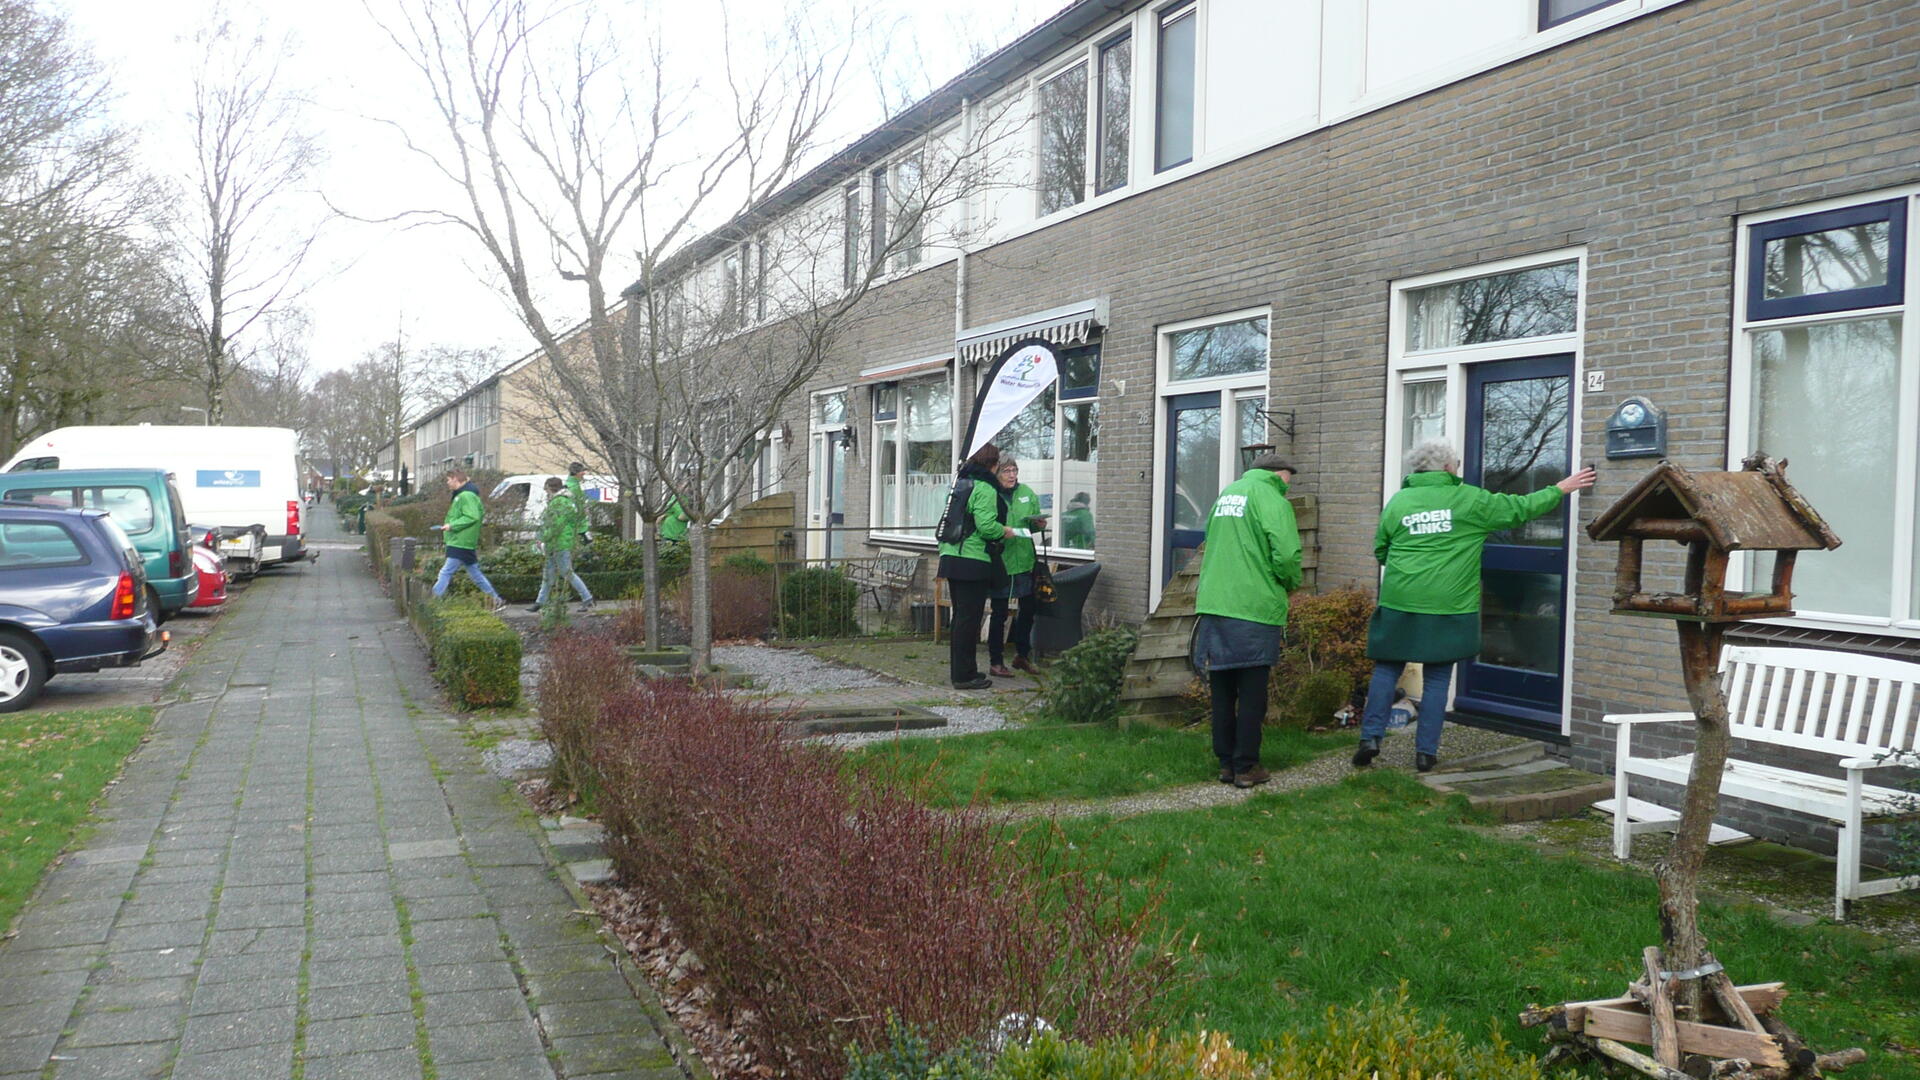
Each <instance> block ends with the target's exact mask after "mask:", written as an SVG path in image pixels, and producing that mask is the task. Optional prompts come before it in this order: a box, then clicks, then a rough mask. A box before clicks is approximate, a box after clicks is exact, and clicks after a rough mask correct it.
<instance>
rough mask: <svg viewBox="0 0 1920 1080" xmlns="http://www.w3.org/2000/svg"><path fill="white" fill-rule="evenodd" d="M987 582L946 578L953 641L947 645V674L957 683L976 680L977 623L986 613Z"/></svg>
mask: <svg viewBox="0 0 1920 1080" xmlns="http://www.w3.org/2000/svg"><path fill="white" fill-rule="evenodd" d="M991 588H992V583H991V582H988V581H955V580H953V579H952V578H949V579H947V591H948V592H950V593H952V594H953V640H952V641H951V642H950V643H949V645H950V648H951V650H952V651H951V652H950V653H949V654H948V663H947V668H948V674H949V675H951V676H952V678H953V681H954V682H957V683H963V682H972V681H973V680H975V679H978V678H980V658H979V656H978V655H976V654H977V653H978V651H979V648H980V620H981V618H982V617H983V616H984V615H985V614H986V608H987V593H988V592H989V591H991Z"/></svg>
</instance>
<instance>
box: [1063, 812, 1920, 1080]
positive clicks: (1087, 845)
mask: <svg viewBox="0 0 1920 1080" xmlns="http://www.w3.org/2000/svg"><path fill="white" fill-rule="evenodd" d="M1464 813H1465V811H1464V809H1463V804H1462V803H1460V802H1458V801H1450V800H1444V799H1440V798H1438V797H1436V796H1434V795H1432V794H1431V793H1429V792H1428V791H1427V790H1426V789H1424V788H1423V787H1421V786H1420V785H1418V784H1417V783H1416V782H1415V781H1413V780H1412V779H1411V778H1409V777H1405V776H1400V775H1394V774H1377V775H1366V776H1359V777H1354V778H1351V779H1349V780H1346V781H1344V782H1342V783H1339V784H1334V785H1330V786H1326V787H1319V788H1311V789H1307V790H1303V791H1298V792H1289V793H1280V794H1273V795H1262V796H1259V797H1256V798H1254V799H1251V800H1248V801H1247V802H1245V803H1241V804H1237V805H1234V806H1229V807H1222V808H1219V809H1215V810H1207V811H1196V812H1189V813H1164V814H1154V815H1148V816H1144V817H1136V818H1128V819H1124V820H1119V821H1110V820H1104V819H1097V818H1096V819H1088V820H1082V821H1070V822H1063V823H1062V824H1061V827H1062V828H1063V829H1064V830H1065V832H1066V836H1067V838H1068V839H1069V840H1071V841H1072V842H1073V843H1074V845H1075V846H1076V847H1078V848H1079V850H1080V851H1081V853H1083V854H1084V855H1086V856H1087V857H1089V858H1090V859H1091V860H1092V861H1093V863H1094V864H1095V865H1097V866H1102V867H1104V871H1103V872H1104V873H1105V874H1107V875H1109V876H1110V877H1111V878H1112V879H1113V880H1114V881H1115V882H1116V883H1118V884H1119V887H1120V888H1122V889H1124V890H1127V891H1128V892H1129V893H1130V894H1132V895H1134V896H1136V897H1143V896H1144V895H1145V890H1146V889H1147V888H1149V887H1155V888H1159V889H1161V890H1163V896H1164V903H1165V906H1164V909H1163V919H1164V921H1165V923H1166V926H1167V929H1168V930H1169V931H1170V932H1171V933H1172V934H1174V935H1175V936H1176V937H1177V939H1178V940H1179V941H1180V942H1181V943H1182V944H1183V945H1184V944H1185V943H1187V942H1197V946H1196V948H1197V953H1198V955H1197V956H1195V957H1194V958H1193V960H1192V968H1193V970H1194V973H1195V974H1197V975H1198V976H1199V978H1198V979H1196V980H1195V981H1194V982H1193V983H1192V985H1191V987H1190V990H1189V996H1188V998H1187V1000H1185V1001H1184V1002H1183V1003H1182V1004H1181V1005H1180V1006H1179V1007H1178V1010H1177V1013H1178V1014H1177V1015H1171V1016H1169V1017H1168V1019H1169V1020H1170V1021H1174V1022H1179V1021H1182V1020H1185V1019H1188V1018H1189V1017H1190V1016H1195V1015H1197V1017H1198V1020H1199V1022H1200V1023H1202V1024H1204V1025H1205V1026H1206V1027H1209V1028H1217V1029H1219V1030H1223V1031H1226V1032H1229V1033H1231V1034H1232V1036H1233V1038H1234V1040H1235V1042H1236V1043H1238V1044H1240V1045H1243V1046H1246V1045H1255V1044H1258V1043H1259V1042H1260V1041H1262V1040H1265V1039H1269V1038H1275V1037H1277V1036H1279V1035H1280V1034H1281V1033H1283V1032H1285V1031H1288V1030H1294V1029H1299V1028H1302V1027H1305V1026H1307V1025H1309V1024H1311V1023H1312V1022H1313V1021H1315V1020H1317V1019H1318V1018H1319V1016H1320V1015H1321V1014H1322V1013H1323V1012H1324V1011H1325V1009H1326V1008H1327V1007H1328V1006H1329V1005H1336V1004H1338V1005H1347V1004H1352V1003H1355V1002H1359V1001H1362V1000H1364V999H1365V998H1366V997H1367V996H1368V995H1369V994H1370V993H1372V992H1373V990H1374V989H1375V988H1380V987H1385V988H1392V987H1394V986H1396V985H1398V984H1400V983H1401V982H1405V983H1406V984H1407V986H1408V988H1409V992H1410V1000H1411V1001H1412V1003H1413V1004H1414V1005H1416V1006H1418V1007H1419V1008H1420V1009H1422V1011H1423V1012H1425V1013H1426V1014H1428V1015H1429V1016H1430V1017H1432V1018H1435V1019H1444V1020H1445V1021H1446V1023H1447V1024H1448V1026H1450V1027H1452V1028H1453V1029H1454V1030H1457V1031H1462V1032H1465V1033H1468V1034H1469V1035H1473V1034H1476V1033H1481V1034H1484V1033H1486V1032H1488V1031H1489V1025H1492V1026H1493V1027H1495V1028H1497V1029H1498V1030H1499V1031H1501V1033H1502V1034H1504V1035H1505V1036H1506V1037H1507V1038H1509V1039H1511V1040H1513V1041H1515V1042H1516V1043H1517V1044H1518V1045H1520V1046H1522V1047H1529V1048H1531V1047H1535V1046H1537V1045H1538V1043H1539V1036H1538V1034H1537V1033H1534V1032H1527V1031H1525V1030H1523V1029H1521V1028H1520V1027H1519V1025H1518V1024H1517V1023H1516V1021H1515V1019H1514V1017H1515V1014H1517V1013H1518V1012H1519V1011H1520V1010H1521V1009H1522V1008H1524V1007H1525V1006H1526V1005H1528V1004H1529V1003H1534V1002H1538V1003H1542V1004H1545V1003H1551V1002H1557V1001H1564V1000H1572V999H1581V998H1599V997H1611V996H1614V995H1617V994H1620V993H1623V992H1624V990H1625V987H1626V985H1627V983H1628V981H1629V980H1630V979H1631V978H1632V977H1633V976H1634V975H1635V974H1636V973H1637V969H1638V966H1639V963H1640V959H1639V958H1640V951H1641V949H1642V948H1643V947H1645V946H1647V945H1653V944H1658V943H1659V941H1660V929H1659V924H1658V921H1657V918H1656V904H1657V899H1656V892H1655V888H1654V885H1653V882H1652V881H1651V880H1650V879H1649V878H1647V877H1646V876H1644V875H1641V874H1638V873H1632V872H1626V871H1617V870H1612V869H1610V868H1604V867H1597V866H1594V865H1591V864H1589V863H1585V862H1581V861H1577V860H1575V859H1572V858H1569V857H1564V856H1551V855H1545V854H1542V853H1540V852H1537V851H1534V850H1531V849H1529V848H1528V847H1525V846H1522V845H1520V844H1517V843H1514V842H1511V841H1505V840H1500V839H1496V838H1494V837H1490V836H1487V835H1484V834H1482V833H1479V832H1477V831H1475V830H1473V829H1470V828H1466V827H1463V820H1464ZM1702 922H1703V924H1704V927H1705V929H1706V932H1707V934H1708V935H1709V939H1710V941H1711V942H1712V943H1713V945H1714V948H1715V952H1716V954H1717V955H1718V956H1719V958H1720V960H1721V961H1722V962H1723V963H1725V964H1727V966H1728V968H1729V970H1730V971H1731V972H1732V973H1733V975H1734V978H1735V979H1736V981H1738V982H1742V983H1757V982H1768V981H1772V980H1776V979H1777V980H1784V981H1785V982H1786V984H1787V987H1788V990H1789V996H1788V999H1787V1004H1786V1007H1785V1012H1784V1017H1785V1019H1786V1020H1787V1022H1788V1023H1790V1024H1792V1025H1794V1026H1795V1027H1796V1028H1798V1029H1799V1031H1800V1032H1801V1034H1803V1035H1805V1036H1806V1037H1807V1038H1808V1040H1809V1042H1810V1043H1811V1044H1812V1045H1813V1046H1814V1047H1816V1048H1817V1049H1820V1050H1838V1049H1841V1048H1844V1047H1848V1046H1861V1047H1864V1048H1866V1050H1867V1051H1868V1053H1869V1054H1870V1055H1871V1057H1870V1058H1869V1061H1868V1064H1867V1065H1866V1066H1864V1067H1862V1068H1859V1069H1856V1070H1855V1071H1856V1072H1859V1073H1861V1074H1863V1075H1870V1076H1875V1077H1881V1078H1885V1080H1900V1078H1920V1054H1917V1053H1916V1051H1915V1049H1914V1047H1915V1044H1917V1043H1920V1037H1916V1033H1920V960H1916V959H1913V958H1911V957H1908V958H1904V959H1903V958H1900V957H1897V956H1891V955H1888V954H1886V953H1884V952H1874V951H1872V949H1871V948H1870V947H1869V945H1868V944H1867V943H1866V942H1863V941H1862V940H1861V939H1860V938H1859V937H1858V936H1856V935H1853V934H1851V933H1849V932H1847V931H1844V930H1839V929H1835V928H1830V927H1811V928H1805V929H1789V928H1785V927H1782V926H1779V925H1777V924H1775V923H1773V922H1772V921H1770V920H1768V919H1767V918H1766V917H1765V916H1764V915H1763V914H1761V913H1759V912H1757V911H1751V910H1745V909H1727V908H1721V907H1712V908H1709V909H1708V910H1706V911H1705V912H1704V913H1703V919H1702ZM1889 1041H1891V1042H1893V1043H1894V1044H1895V1045H1894V1046H1892V1047H1889V1046H1888V1045H1886V1044H1887V1043H1888V1042H1889Z"/></svg>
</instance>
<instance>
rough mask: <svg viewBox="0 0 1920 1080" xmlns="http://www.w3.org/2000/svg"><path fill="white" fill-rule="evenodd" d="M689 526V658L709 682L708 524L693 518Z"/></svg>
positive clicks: (700, 518) (710, 622)
mask: <svg viewBox="0 0 1920 1080" xmlns="http://www.w3.org/2000/svg"><path fill="white" fill-rule="evenodd" d="M691 516H692V517H693V520H692V521H690V522H688V523H687V543H688V544H689V545H691V547H690V550H689V554H690V555H692V557H693V558H692V562H691V565H689V566H688V567H687V585H688V587H689V588H690V589H691V590H692V593H693V604H692V607H693V615H692V622H693V626H692V627H690V629H691V630H692V631H693V645H692V648H691V650H690V652H691V654H692V655H691V656H690V657H689V658H688V659H689V660H690V661H691V663H692V666H693V672H694V675H695V677H697V678H702V679H704V678H706V675H707V665H708V664H710V663H712V657H713V610H712V608H711V606H710V605H711V604H712V600H713V596H712V590H711V584H712V583H711V580H710V579H711V576H712V575H710V574H709V573H708V572H707V523H706V521H705V520H704V517H703V515H698V514H695V515H691Z"/></svg>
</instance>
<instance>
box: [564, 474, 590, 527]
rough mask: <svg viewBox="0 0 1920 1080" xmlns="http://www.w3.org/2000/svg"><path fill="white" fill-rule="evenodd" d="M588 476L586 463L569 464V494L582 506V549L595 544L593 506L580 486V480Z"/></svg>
mask: <svg viewBox="0 0 1920 1080" xmlns="http://www.w3.org/2000/svg"><path fill="white" fill-rule="evenodd" d="M586 474H587V463H586V462H584V461H574V462H569V463H568V464H567V493H568V494H569V495H572V496H573V501H574V502H576V503H578V504H579V505H580V546H582V547H585V546H587V545H589V544H592V543H593V532H592V526H593V519H592V515H591V514H590V513H589V511H588V508H589V507H590V506H592V505H593V504H592V503H589V502H588V501H587V493H586V491H585V490H584V489H582V488H581V486H580V478H581V477H582V476H585V475H586Z"/></svg>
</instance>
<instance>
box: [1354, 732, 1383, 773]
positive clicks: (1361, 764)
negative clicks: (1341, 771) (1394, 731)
mask: <svg viewBox="0 0 1920 1080" xmlns="http://www.w3.org/2000/svg"><path fill="white" fill-rule="evenodd" d="M1379 756H1380V740H1379V739H1361V740H1360V749H1358V750H1355V751H1354V752H1353V766H1354V768H1356V769H1364V768H1366V767H1367V766H1369V765H1371V764H1373V759H1374V758H1377V757H1379Z"/></svg>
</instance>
